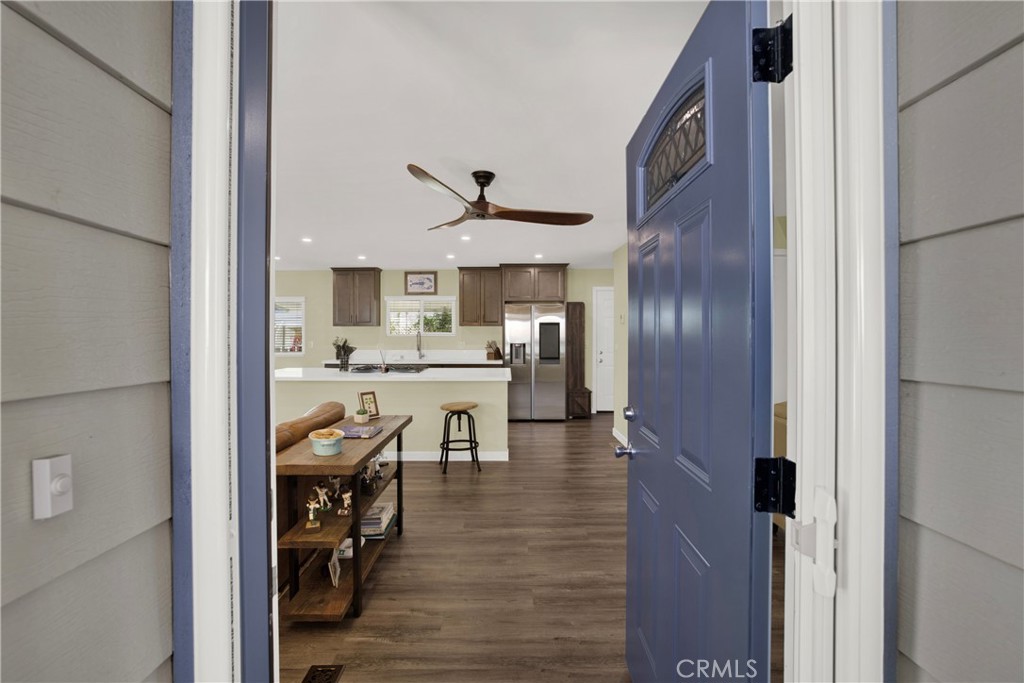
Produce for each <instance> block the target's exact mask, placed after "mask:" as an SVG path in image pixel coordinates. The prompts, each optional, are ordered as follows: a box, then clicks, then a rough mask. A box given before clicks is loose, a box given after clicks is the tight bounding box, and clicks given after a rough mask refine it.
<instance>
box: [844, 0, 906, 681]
mask: <svg viewBox="0 0 1024 683" xmlns="http://www.w3.org/2000/svg"><path fill="white" fill-rule="evenodd" d="M834 7H835V51H834V55H835V106H836V169H837V177H836V179H837V182H836V234H837V244H836V252H837V266H838V273H837V274H838V285H837V290H838V298H837V302H838V310H837V321H838V330H837V332H838V334H837V338H838V341H839V347H838V363H839V364H838V377H837V387H838V389H839V392H838V404H837V408H838V409H837V413H838V421H837V428H836V436H837V465H836V469H837V479H836V489H837V501H838V503H839V510H840V514H839V521H838V525H837V528H836V533H837V535H838V537H839V538H840V539H841V543H840V545H839V548H838V551H837V553H836V556H837V557H836V564H837V570H838V571H839V572H841V574H840V580H839V582H838V584H837V592H836V613H835V642H836V646H835V676H836V679H837V680H894V679H895V673H896V669H895V665H896V657H895V654H896V653H895V637H896V631H895V617H896V609H895V603H894V599H895V585H896V551H897V547H896V529H897V523H898V494H899V491H898V487H897V479H898V472H899V463H898V413H899V410H898V367H899V354H898V342H899V334H898V330H899V317H898V315H899V314H898V286H899V279H898V254H899V252H898V244H899V243H898V221H899V219H898V208H897V201H898V196H897V193H898V166H897V148H896V60H895V45H896V29H895V18H896V6H895V3H894V2H890V1H888V0H871V2H862V3H849V2H836V3H835V5H834ZM887 559H888V561H887Z"/></svg>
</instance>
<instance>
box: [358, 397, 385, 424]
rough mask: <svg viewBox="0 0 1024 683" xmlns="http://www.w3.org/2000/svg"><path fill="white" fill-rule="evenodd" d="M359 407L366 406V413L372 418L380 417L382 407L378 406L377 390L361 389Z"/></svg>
mask: <svg viewBox="0 0 1024 683" xmlns="http://www.w3.org/2000/svg"><path fill="white" fill-rule="evenodd" d="M359 407H360V408H366V413H367V414H368V415H369V416H370V419H373V418H375V417H380V409H379V408H378V407H377V392H375V391H360V392H359Z"/></svg>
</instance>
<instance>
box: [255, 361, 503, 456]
mask: <svg viewBox="0 0 1024 683" xmlns="http://www.w3.org/2000/svg"><path fill="white" fill-rule="evenodd" d="M510 379H511V375H510V373H509V370H508V369H507V368H503V367H494V368H427V369H426V370H423V371H421V372H417V373H399V372H388V373H380V372H372V373H355V372H340V371H338V370H335V369H328V368H282V369H280V370H277V371H276V372H275V373H274V380H275V392H276V401H275V411H276V415H277V418H280V417H282V416H289V417H294V416H296V415H302V414H303V413H305V412H306V411H307V410H309V409H310V408H312V407H313V406H316V405H319V404H320V403H323V402H324V401H339V402H341V403H344V404H345V407H346V410H347V412H348V413H349V414H351V413H354V412H355V411H356V409H357V408H358V407H359V402H358V397H357V394H358V393H359V392H362V391H373V392H375V393H376V395H377V405H378V406H379V408H380V411H381V412H382V413H386V414H392V415H394V414H402V415H413V416H414V417H415V420H414V421H413V423H412V424H411V425H409V427H408V428H407V429H406V431H405V444H404V446H405V450H404V453H403V456H402V457H403V459H404V460H405V461H406V462H408V461H411V460H433V461H436V460H437V459H438V457H439V455H440V448H439V444H440V442H441V429H442V425H443V420H444V413H443V412H442V411H441V409H440V406H441V404H442V403H448V402H451V401H473V402H474V403H477V404H479V407H477V408H475V409H474V410H473V415H474V417H475V418H476V431H477V438H478V440H479V441H480V459H481V460H492V461H493V460H508V382H509V380H510ZM372 422H373V421H372V420H371V423H372ZM462 428H463V430H465V429H466V425H465V424H463V427H462ZM385 452H387V451H385ZM457 456H460V457H457ZM451 459H452V460H453V461H455V460H469V453H468V452H466V453H452V456H451Z"/></svg>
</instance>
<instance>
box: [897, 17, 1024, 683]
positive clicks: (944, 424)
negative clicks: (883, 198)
mask: <svg viewBox="0 0 1024 683" xmlns="http://www.w3.org/2000/svg"><path fill="white" fill-rule="evenodd" d="M897 14H898V56H897V60H898V71H899V79H898V81H899V98H900V105H901V107H900V109H901V111H900V114H899V167H900V176H899V181H900V188H899V189H900V237H901V241H902V242H903V244H902V246H901V247H900V269H901V273H900V377H901V379H902V380H903V381H902V382H901V387H900V390H901V401H900V514H901V522H900V532H899V533H900V547H899V581H898V601H899V613H898V629H897V631H898V637H897V647H898V650H899V653H900V654H899V656H898V661H897V677H898V679H899V680H901V681H1020V680H1024V658H1022V649H1021V642H1022V640H1024V570H1022V565H1024V502H1022V495H1021V491H1022V490H1024V455H1022V453H1024V393H1022V391H1024V220H1022V218H1024V45H1022V36H1024V5H1022V4H1021V3H1019V2H1007V3H1003V2H916V3H899V5H898V6H897Z"/></svg>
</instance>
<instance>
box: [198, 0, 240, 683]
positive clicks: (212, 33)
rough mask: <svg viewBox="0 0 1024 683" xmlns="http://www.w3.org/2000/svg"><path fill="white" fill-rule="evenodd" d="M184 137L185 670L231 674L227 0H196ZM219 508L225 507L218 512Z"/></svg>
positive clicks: (235, 609)
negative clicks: (187, 287)
mask: <svg viewBox="0 0 1024 683" xmlns="http://www.w3.org/2000/svg"><path fill="white" fill-rule="evenodd" d="M194 12H195V14H194V20H193V30H194V33H193V74H194V82H193V138H192V154H193V156H192V178H193V182H192V188H193V191H192V192H193V194H192V264H193V266H192V304H193V305H192V344H191V346H192V354H191V355H192V368H191V384H192V391H191V402H192V411H191V412H192V539H193V540H192V575H193V615H194V620H193V627H194V630H193V638H194V647H195V669H194V677H195V680H197V681H236V680H238V677H239V675H240V666H239V662H240V652H239V651H240V647H239V637H238V636H239V626H238V614H239V605H238V591H237V585H238V581H237V577H238V566H237V564H238V523H237V512H236V505H237V503H236V501H234V500H233V498H232V491H233V482H232V473H233V471H234V470H235V469H236V468H235V467H233V463H232V459H233V458H234V457H235V453H236V447H237V443H236V438H235V436H234V433H233V428H232V426H231V422H230V418H231V416H230V411H229V404H230V403H229V402H230V400H231V389H232V382H231V380H230V376H229V373H230V371H231V368H230V367H229V350H230V348H231V326H230V320H231V318H232V317H233V313H232V311H231V306H232V304H231V303H230V299H229V287H230V279H231V275H232V265H231V253H232V250H231V240H232V239H233V230H232V226H231V222H230V220H231V214H230V211H229V202H230V200H231V191H230V190H231V188H230V178H231V174H230V171H231V167H232V162H231V159H230V154H231V135H232V129H233V126H232V125H225V124H226V123H229V124H230V123H231V122H233V121H234V112H233V111H232V108H231V107H232V104H231V102H232V100H231V97H230V94H231V88H232V87H233V83H232V77H233V72H232V65H231V55H232V41H233V40H234V36H233V33H234V27H233V4H232V3H204V2H200V3H196V5H195V9H194ZM225 508H227V513H228V514H225Z"/></svg>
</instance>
